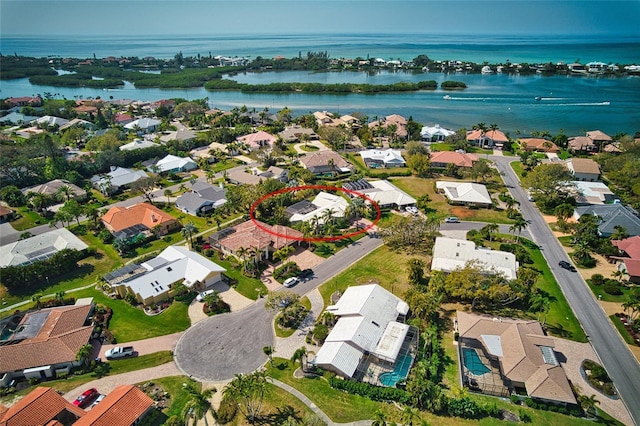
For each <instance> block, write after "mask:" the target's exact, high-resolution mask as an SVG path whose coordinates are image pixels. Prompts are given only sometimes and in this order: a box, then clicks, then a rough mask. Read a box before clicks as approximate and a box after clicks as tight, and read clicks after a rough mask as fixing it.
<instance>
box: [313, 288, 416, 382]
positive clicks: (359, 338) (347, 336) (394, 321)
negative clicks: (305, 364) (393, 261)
mask: <svg viewBox="0 0 640 426" xmlns="http://www.w3.org/2000/svg"><path fill="white" fill-rule="evenodd" d="M327 311H328V312H331V313H333V314H334V315H336V317H338V318H339V319H338V321H337V323H336V325H335V326H334V327H333V329H332V330H331V332H330V333H329V335H328V336H327V339H326V340H325V343H324V344H323V345H322V347H321V348H320V350H319V351H318V353H317V354H316V357H315V359H314V360H313V363H314V364H315V365H317V366H318V367H321V368H324V369H326V370H329V371H333V372H335V373H336V374H338V375H340V376H342V377H344V378H353V379H356V380H367V381H369V382H373V383H378V384H379V383H380V381H379V377H377V376H375V374H368V372H372V371H373V369H374V367H373V366H374V364H380V365H385V366H386V368H387V370H388V369H393V366H394V365H395V364H396V361H397V360H398V359H400V358H402V360H403V361H404V360H405V359H407V357H410V355H409V351H410V346H411V342H412V341H413V336H414V333H415V329H413V328H412V327H410V326H409V325H407V324H404V323H403V321H404V319H405V317H406V315H407V313H408V311H409V306H408V305H407V304H406V303H405V302H404V301H403V300H402V299H400V298H399V297H397V296H395V295H394V294H392V293H390V292H388V291H387V290H385V289H384V288H382V287H381V286H379V285H377V284H367V285H361V286H352V287H349V288H347V290H346V291H345V292H344V294H343V295H342V297H340V300H338V302H337V303H336V304H335V305H331V306H329V307H327ZM409 359H410V358H409ZM408 367H409V366H407V371H405V374H407V373H408ZM372 376H375V377H372Z"/></svg>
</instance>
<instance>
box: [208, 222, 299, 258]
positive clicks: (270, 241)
mask: <svg viewBox="0 0 640 426" xmlns="http://www.w3.org/2000/svg"><path fill="white" fill-rule="evenodd" d="M267 231H269V232H267ZM303 239H304V237H303V235H302V232H300V231H297V230H295V229H293V228H289V227H288V226H283V225H273V226H272V225H268V224H266V223H264V222H260V221H257V220H256V221H252V220H248V221H246V222H243V223H241V224H240V225H236V226H233V227H231V228H227V229H223V230H222V231H219V232H216V233H215V234H213V235H211V236H210V237H209V243H210V244H211V246H212V247H215V248H216V249H218V250H220V251H222V252H223V253H225V254H230V255H232V256H235V257H237V258H238V259H242V256H241V255H240V254H239V251H241V249H245V250H249V249H255V250H256V251H257V253H256V258H257V260H262V259H267V258H269V257H270V256H271V254H273V252H274V251H276V250H280V249H281V248H283V247H285V246H289V245H292V244H294V243H296V242H297V243H298V244H299V243H300V241H302V240H303Z"/></svg>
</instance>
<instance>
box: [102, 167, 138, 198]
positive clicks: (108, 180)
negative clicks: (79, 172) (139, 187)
mask: <svg viewBox="0 0 640 426" xmlns="http://www.w3.org/2000/svg"><path fill="white" fill-rule="evenodd" d="M147 177H149V175H148V174H147V173H146V172H144V171H143V170H133V169H127V168H125V167H115V166H111V171H110V172H109V173H106V174H104V175H95V176H93V177H92V178H91V184H92V185H93V187H94V188H96V189H97V190H98V191H100V192H102V193H103V194H106V195H109V194H111V193H112V192H113V191H117V190H120V189H122V188H124V187H127V186H129V185H131V184H132V183H133V182H136V181H137V180H140V179H144V178H147Z"/></svg>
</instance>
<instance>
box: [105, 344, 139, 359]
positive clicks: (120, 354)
mask: <svg viewBox="0 0 640 426" xmlns="http://www.w3.org/2000/svg"><path fill="white" fill-rule="evenodd" d="M133 352H134V351H133V346H116V347H113V348H111V349H109V350H108V351H106V352H105V353H104V356H105V358H107V359H114V358H124V357H128V356H132V355H133Z"/></svg>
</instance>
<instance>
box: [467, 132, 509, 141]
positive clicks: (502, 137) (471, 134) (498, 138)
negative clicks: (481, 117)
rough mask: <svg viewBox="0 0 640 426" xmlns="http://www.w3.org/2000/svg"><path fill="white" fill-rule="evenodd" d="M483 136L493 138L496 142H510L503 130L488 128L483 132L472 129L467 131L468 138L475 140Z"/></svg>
mask: <svg viewBox="0 0 640 426" xmlns="http://www.w3.org/2000/svg"><path fill="white" fill-rule="evenodd" d="M481 137H485V138H488V139H491V140H493V141H496V142H509V139H508V138H507V136H506V135H505V134H504V133H502V131H501V130H497V129H496V130H487V131H486V132H484V134H483V133H482V130H470V131H468V132H467V140H469V141H474V140H476V139H480V138H481Z"/></svg>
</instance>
